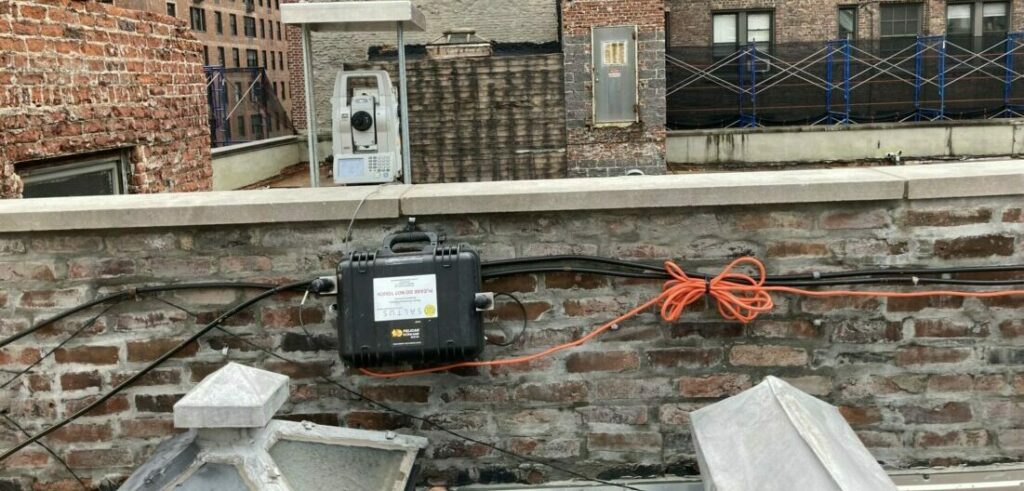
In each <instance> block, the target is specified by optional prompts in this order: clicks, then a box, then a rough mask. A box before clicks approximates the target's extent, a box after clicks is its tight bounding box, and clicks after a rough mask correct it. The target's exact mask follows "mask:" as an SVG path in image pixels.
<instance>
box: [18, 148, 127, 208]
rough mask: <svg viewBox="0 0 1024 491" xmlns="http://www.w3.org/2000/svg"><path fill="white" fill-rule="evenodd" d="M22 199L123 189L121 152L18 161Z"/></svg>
mask: <svg viewBox="0 0 1024 491" xmlns="http://www.w3.org/2000/svg"><path fill="white" fill-rule="evenodd" d="M18 174H19V175H20V176H21V180H22V182H23V183H24V185H25V187H24V189H23V190H22V196H24V197H26V198H51V197H58V196H96V195H109V194H124V193H126V192H127V187H128V186H127V175H128V159H127V156H126V155H125V154H124V153H122V152H116V153H107V154H102V155H94V156H90V157H77V158H72V159H61V160H58V161H49V162H40V163H21V164H18Z"/></svg>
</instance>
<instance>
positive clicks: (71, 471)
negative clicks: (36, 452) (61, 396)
mask: <svg viewBox="0 0 1024 491" xmlns="http://www.w3.org/2000/svg"><path fill="white" fill-rule="evenodd" d="M0 416H3V418H4V419H6V420H7V422H8V423H9V424H10V425H11V426H13V427H14V428H15V429H17V430H18V431H20V432H21V433H22V434H23V435H25V436H32V434H31V433H29V432H28V431H26V430H25V428H24V427H22V426H21V425H20V424H18V422H17V421H15V420H14V419H13V418H11V417H10V416H9V415H8V414H7V412H6V411H0ZM36 445H39V446H40V447H43V450H46V453H48V454H50V455H52V456H53V458H54V459H56V460H57V462H60V465H62V466H64V468H65V469H67V471H68V474H71V477H73V478H75V480H76V481H78V485H79V486H82V489H84V490H86V491H88V490H89V486H87V485H86V484H85V481H83V480H82V478H81V477H80V476H79V475H78V474H77V473H76V472H75V470H74V469H72V468H71V466H70V465H68V463H67V461H66V460H64V459H62V458H61V457H60V455H57V452H54V451H53V449H52V448H50V447H49V446H47V445H46V444H45V443H43V442H36Z"/></svg>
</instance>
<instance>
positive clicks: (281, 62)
mask: <svg viewBox="0 0 1024 491" xmlns="http://www.w3.org/2000/svg"><path fill="white" fill-rule="evenodd" d="M277 66H278V68H279V69H281V70H284V69H285V66H284V53H282V52H280V51H278V52H277Z"/></svg>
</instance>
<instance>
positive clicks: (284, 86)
mask: <svg viewBox="0 0 1024 491" xmlns="http://www.w3.org/2000/svg"><path fill="white" fill-rule="evenodd" d="M287 98H288V82H281V100H285V99H287Z"/></svg>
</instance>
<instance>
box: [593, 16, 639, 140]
mask: <svg viewBox="0 0 1024 491" xmlns="http://www.w3.org/2000/svg"><path fill="white" fill-rule="evenodd" d="M591 35H592V38H591V51H592V52H593V67H594V124H609V123H612V124H615V123H619V124H621V123H633V122H635V121H636V120H637V87H636V26H615V27H594V28H593V31H592V33H591Z"/></svg>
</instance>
